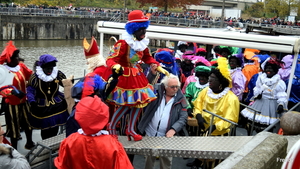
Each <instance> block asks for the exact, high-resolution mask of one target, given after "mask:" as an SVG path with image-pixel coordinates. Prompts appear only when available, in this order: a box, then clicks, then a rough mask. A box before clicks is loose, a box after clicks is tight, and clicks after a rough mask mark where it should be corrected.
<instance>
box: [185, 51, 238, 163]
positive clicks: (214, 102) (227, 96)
mask: <svg viewBox="0 0 300 169" xmlns="http://www.w3.org/2000/svg"><path fill="white" fill-rule="evenodd" d="M217 63H218V66H217V68H212V69H211V73H210V76H209V78H208V82H209V87H206V88H204V89H203V90H202V91H201V92H200V93H199V95H198V97H197V98H196V99H195V101H194V102H192V103H193V105H194V109H193V114H192V115H193V116H194V118H196V119H197V122H198V126H199V129H200V130H201V131H200V132H201V133H202V134H203V135H204V136H205V135H207V133H208V131H209V130H210V128H211V131H212V133H211V135H212V136H223V135H228V134H229V132H230V126H231V124H230V123H228V122H226V121H224V120H222V119H220V118H218V117H214V121H213V123H212V124H210V121H211V118H212V115H211V114H209V113H206V112H204V111H203V109H205V110H208V111H210V112H212V113H215V114H217V115H219V116H221V117H224V118H226V119H227V120H230V121H232V122H235V123H237V122H238V119H239V109H240V105H239V100H238V97H237V96H236V95H235V94H234V93H233V92H232V91H231V90H230V88H231V87H232V80H231V76H230V71H229V69H228V60H227V59H226V58H225V57H219V58H218V59H217ZM231 132H232V131H231ZM218 161H219V160H213V161H212V162H207V163H208V164H206V167H207V168H212V167H211V166H213V164H212V163H214V164H215V165H217V162H218ZM202 164H203V162H202V160H201V159H196V160H195V161H193V162H192V163H191V164H189V163H188V164H187V165H192V166H193V167H194V166H197V167H200V166H201V165H202Z"/></svg>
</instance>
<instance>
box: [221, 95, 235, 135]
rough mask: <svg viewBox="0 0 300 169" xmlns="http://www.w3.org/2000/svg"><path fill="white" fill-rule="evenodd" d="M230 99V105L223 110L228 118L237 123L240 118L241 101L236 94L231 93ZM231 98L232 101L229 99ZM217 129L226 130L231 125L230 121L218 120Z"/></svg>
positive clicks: (224, 115)
mask: <svg viewBox="0 0 300 169" xmlns="http://www.w3.org/2000/svg"><path fill="white" fill-rule="evenodd" d="M227 100H228V102H227V103H228V106H226V109H225V110H223V115H222V117H224V118H225V119H227V120H230V121H232V122H235V123H237V122H238V119H239V112H240V102H239V100H238V98H237V97H236V96H235V95H233V94H232V95H231V96H229V97H228V98H227ZM229 100H230V101H229ZM215 125H216V129H217V130H219V131H222V130H226V129H228V128H229V127H230V125H231V124H230V123H229V122H226V121H224V120H218V122H217V123H215Z"/></svg>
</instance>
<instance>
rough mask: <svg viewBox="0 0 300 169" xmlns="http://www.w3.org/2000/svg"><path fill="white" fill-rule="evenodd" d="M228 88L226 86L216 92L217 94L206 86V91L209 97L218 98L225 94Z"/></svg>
mask: <svg viewBox="0 0 300 169" xmlns="http://www.w3.org/2000/svg"><path fill="white" fill-rule="evenodd" d="M229 90H230V88H229V87H226V88H225V89H224V90H223V91H222V92H221V93H218V94H215V93H214V92H213V91H212V90H211V88H208V91H207V95H208V96H209V97H210V98H213V99H220V98H222V97H223V96H225V95H226V94H227V93H228V91H229Z"/></svg>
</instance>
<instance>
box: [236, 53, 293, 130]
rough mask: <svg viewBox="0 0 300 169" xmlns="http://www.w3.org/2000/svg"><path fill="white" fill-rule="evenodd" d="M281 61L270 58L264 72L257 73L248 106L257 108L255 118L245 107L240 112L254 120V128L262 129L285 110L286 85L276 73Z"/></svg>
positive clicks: (251, 111) (252, 112)
mask: <svg viewBox="0 0 300 169" xmlns="http://www.w3.org/2000/svg"><path fill="white" fill-rule="evenodd" d="M280 65H282V63H281V62H280V61H279V60H277V59H270V60H268V61H267V63H266V65H265V66H264V73H262V74H261V75H259V77H258V79H257V81H256V86H255V88H254V89H253V91H254V96H253V99H252V100H254V102H253V104H251V105H250V106H249V107H250V108H253V109H255V110H258V111H259V112H260V113H257V114H256V116H255V119H253V116H254V111H253V110H250V109H248V108H245V109H243V110H242V111H241V114H242V115H243V116H244V117H245V118H247V119H248V120H250V123H251V122H252V121H253V120H254V122H255V130H256V131H257V132H260V131H262V130H263V129H265V128H266V127H268V126H269V125H271V124H272V123H274V122H275V121H276V120H277V119H279V118H280V117H281V113H282V112H283V111H284V110H287V102H288V100H287V93H286V85H285V83H284V82H283V80H281V78H280V76H279V75H278V70H279V68H280Z"/></svg>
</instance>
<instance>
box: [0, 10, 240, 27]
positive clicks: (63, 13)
mask: <svg viewBox="0 0 300 169" xmlns="http://www.w3.org/2000/svg"><path fill="white" fill-rule="evenodd" d="M0 15H29V16H48V17H78V18H97V19H99V20H100V19H102V20H109V21H112V22H123V21H124V22H126V20H127V14H125V15H124V13H113V12H99V11H92V10H91V11H87V10H65V9H43V8H13V7H0ZM124 17H125V18H126V19H124ZM150 21H151V23H153V24H164V25H174V26H185V27H200V28H220V25H221V24H220V23H221V22H220V21H213V20H204V19H191V18H176V17H164V16H151V17H150ZM228 25H230V26H237V25H238V22H231V23H229V22H225V23H224V27H226V26H228Z"/></svg>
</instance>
